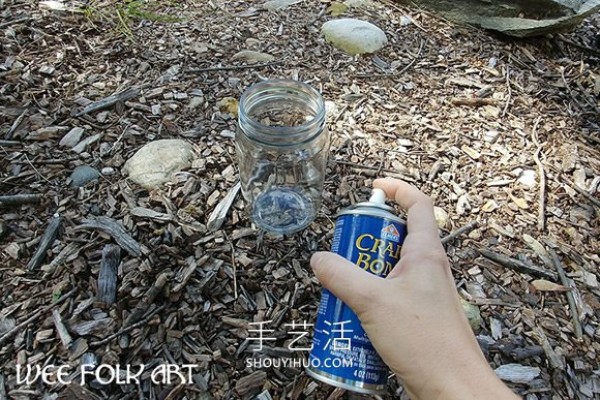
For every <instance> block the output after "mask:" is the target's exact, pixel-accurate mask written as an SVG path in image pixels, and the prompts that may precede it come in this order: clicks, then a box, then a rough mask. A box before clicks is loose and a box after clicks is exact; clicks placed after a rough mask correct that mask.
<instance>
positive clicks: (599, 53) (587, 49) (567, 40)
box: [556, 34, 600, 56]
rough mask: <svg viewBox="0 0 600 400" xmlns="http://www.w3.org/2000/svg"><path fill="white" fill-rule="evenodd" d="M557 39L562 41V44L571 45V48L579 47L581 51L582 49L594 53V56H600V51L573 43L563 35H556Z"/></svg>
mask: <svg viewBox="0 0 600 400" xmlns="http://www.w3.org/2000/svg"><path fill="white" fill-rule="evenodd" d="M556 37H557V38H558V39H559V40H560V41H562V42H565V43H567V44H570V45H571V46H575V47H577V48H579V49H581V50H585V51H589V52H590V53H592V54H595V55H597V56H600V50H596V49H593V48H591V47H587V46H584V45H582V44H579V43H577V42H574V41H572V40H570V39H567V38H566V37H564V36H563V35H562V34H558V35H556Z"/></svg>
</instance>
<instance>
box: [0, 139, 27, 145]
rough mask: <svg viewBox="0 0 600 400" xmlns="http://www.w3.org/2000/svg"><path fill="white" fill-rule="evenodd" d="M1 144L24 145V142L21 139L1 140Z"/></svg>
mask: <svg viewBox="0 0 600 400" xmlns="http://www.w3.org/2000/svg"><path fill="white" fill-rule="evenodd" d="M0 146H7V147H9V146H23V142H21V141H19V140H0Z"/></svg>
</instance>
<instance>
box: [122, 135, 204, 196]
mask: <svg viewBox="0 0 600 400" xmlns="http://www.w3.org/2000/svg"><path fill="white" fill-rule="evenodd" d="M193 155H194V152H193V148H192V145H191V144H189V143H188V142H186V141H184V140H180V139H161V140H155V141H153V142H150V143H148V144H146V145H145V146H144V147H142V148H141V149H139V150H138V151H137V152H136V153H135V154H134V155H133V157H131V158H130V159H129V160H127V162H126V163H125V166H124V168H123V172H124V173H125V174H127V175H129V178H130V179H131V180H133V181H134V182H135V183H137V184H138V185H140V186H143V187H145V188H147V189H152V188H155V187H157V186H159V185H161V184H162V183H165V182H168V181H169V180H170V179H171V175H172V174H174V173H176V172H179V171H181V170H183V169H184V168H189V167H190V166H191V164H192V159H193Z"/></svg>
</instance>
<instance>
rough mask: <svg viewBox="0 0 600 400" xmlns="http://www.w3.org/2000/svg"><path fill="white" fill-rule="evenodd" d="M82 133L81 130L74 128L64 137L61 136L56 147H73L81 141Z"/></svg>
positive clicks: (82, 130)
mask: <svg viewBox="0 0 600 400" xmlns="http://www.w3.org/2000/svg"><path fill="white" fill-rule="evenodd" d="M83 132H84V129H83V128H79V127H76V128H73V129H71V130H70V131H69V132H68V133H67V134H66V135H65V136H63V138H62V139H61V140H60V143H58V145H59V146H61V147H75V146H76V145H77V143H79V141H80V140H81V136H82V135H83Z"/></svg>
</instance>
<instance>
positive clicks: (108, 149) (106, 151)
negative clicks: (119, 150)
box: [100, 142, 113, 157]
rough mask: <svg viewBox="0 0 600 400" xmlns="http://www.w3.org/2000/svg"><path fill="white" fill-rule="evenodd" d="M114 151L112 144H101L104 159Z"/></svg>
mask: <svg viewBox="0 0 600 400" xmlns="http://www.w3.org/2000/svg"><path fill="white" fill-rule="evenodd" d="M112 149H113V145H112V143H107V142H103V143H100V157H104V156H107V155H109V154H110V152H111V151H112Z"/></svg>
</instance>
